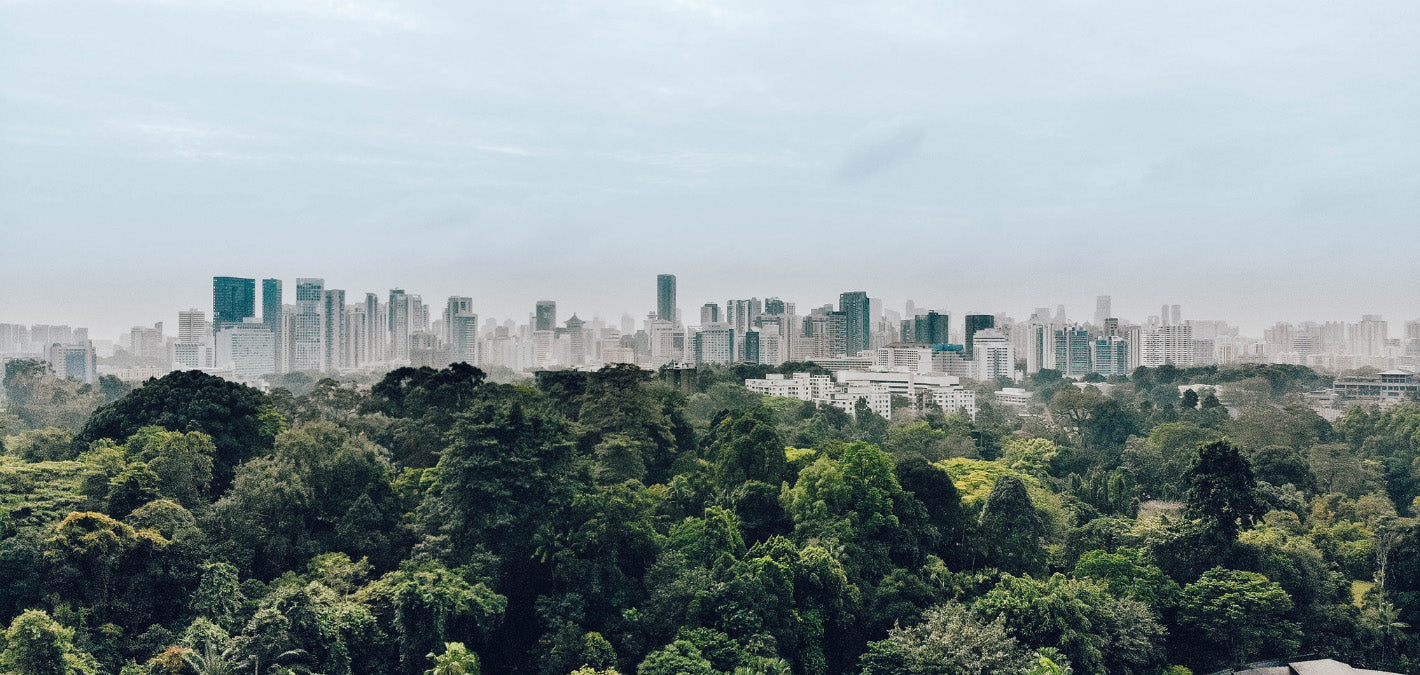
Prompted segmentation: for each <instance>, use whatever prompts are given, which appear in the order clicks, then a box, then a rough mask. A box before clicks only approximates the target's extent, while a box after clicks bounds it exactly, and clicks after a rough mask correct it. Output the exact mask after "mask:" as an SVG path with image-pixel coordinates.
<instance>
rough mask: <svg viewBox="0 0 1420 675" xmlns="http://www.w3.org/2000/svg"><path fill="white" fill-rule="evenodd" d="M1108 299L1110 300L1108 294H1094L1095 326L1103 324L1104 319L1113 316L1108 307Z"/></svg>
mask: <svg viewBox="0 0 1420 675" xmlns="http://www.w3.org/2000/svg"><path fill="white" fill-rule="evenodd" d="M1110 301H1111V298H1110V297H1109V296H1108V295H1097V296H1095V325H1096V326H1103V325H1104V320H1105V319H1108V318H1109V317H1111V316H1114V315H1113V314H1112V313H1111V310H1110V308H1109V305H1110Z"/></svg>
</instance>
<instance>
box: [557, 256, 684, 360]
mask: <svg viewBox="0 0 1420 675" xmlns="http://www.w3.org/2000/svg"><path fill="white" fill-rule="evenodd" d="M662 276H667V275H662ZM671 279H672V283H674V279H675V277H671ZM563 325H564V326H565V327H566V331H565V332H566V335H567V363H568V365H572V366H580V365H584V364H586V362H587V330H586V328H584V326H586V325H587V322H585V321H583V320H581V319H579V318H577V313H576V312H572V318H570V319H568V320H567V321H566V323H565V324H563Z"/></svg>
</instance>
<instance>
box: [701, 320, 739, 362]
mask: <svg viewBox="0 0 1420 675" xmlns="http://www.w3.org/2000/svg"><path fill="white" fill-rule="evenodd" d="M694 346H695V347H694V351H693V355H694V357H695V363H696V364H697V365H698V364H702V363H732V362H733V361H734V360H735V329H734V328H731V327H730V324H728V323H724V322H714V323H709V324H705V325H702V326H701V327H700V331H699V332H697V333H696V334H695V339H694Z"/></svg>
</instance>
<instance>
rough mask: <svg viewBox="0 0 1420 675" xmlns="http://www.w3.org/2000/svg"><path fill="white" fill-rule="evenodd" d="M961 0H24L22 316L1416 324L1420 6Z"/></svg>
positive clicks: (10, 146) (8, 84)
mask: <svg viewBox="0 0 1420 675" xmlns="http://www.w3.org/2000/svg"><path fill="white" fill-rule="evenodd" d="M950 4H951V5H953V6H948V3H939V2H921V3H912V2H904V3H822V2H774V3H759V2H712V1H696V0H684V1H681V2H625V3H571V2H569V3H533V2H516V3H455V2H448V3H427V2H398V3H394V2H390V3H380V2H361V1H353V0H352V1H349V2H346V1H340V0H326V1H310V2H298V1H294V0H293V1H290V2H285V1H282V2H278V1H275V0H270V1H267V0H256V1H252V2H238V1H219V0H195V1H173V2H166V1H154V2H52V1H37V2H0V320H4V321H11V322H15V323H70V324H74V325H88V326H91V327H92V329H93V331H94V334H95V335H96V336H101V337H111V335H112V334H116V333H117V332H118V331H121V330H125V329H127V328H128V327H129V326H132V325H134V324H151V323H152V322H153V321H157V320H167V321H172V320H173V319H174V316H175V313H176V311H177V310H178V309H182V308H186V307H189V306H191V307H199V308H203V307H205V308H209V309H210V304H211V277H212V276H214V275H235V276H245V277H257V278H260V277H267V276H276V277H280V278H284V279H286V280H288V282H290V281H292V280H294V279H295V278H296V277H298V276H317V277H324V278H325V279H326V280H327V285H328V286H329V287H337V288H347V289H349V290H350V291H351V292H352V293H354V292H364V291H374V292H379V293H384V292H385V291H387V289H389V288H390V287H392V286H400V287H403V288H407V289H410V291H411V292H416V293H422V294H423V295H424V297H425V298H426V299H436V300H437V299H439V298H443V297H445V296H447V295H451V294H458V295H469V296H473V297H474V298H475V308H476V309H477V311H479V313H481V314H483V315H484V316H491V317H497V318H498V319H500V320H501V319H503V318H509V317H512V318H517V319H519V320H522V319H523V318H524V317H526V315H527V313H528V312H529V311H531V308H532V303H533V301H534V300H536V299H541V298H554V299H557V300H558V303H559V306H560V307H562V308H563V310H562V311H563V312H564V313H565V314H566V315H570V314H571V313H572V312H573V311H576V312H578V313H579V314H581V315H582V316H584V317H587V316H591V315H596V314H600V315H602V316H603V317H606V318H615V317H618V316H620V315H621V314H622V313H623V312H626V313H631V314H633V315H638V316H639V315H644V313H645V312H646V311H647V310H649V309H651V308H652V307H653V301H654V286H653V284H652V280H653V277H654V274H655V273H658V272H671V273H675V274H677V275H678V277H679V278H680V280H681V290H680V293H681V301H680V306H681V307H682V308H683V309H685V310H686V311H690V310H691V309H692V308H694V307H698V306H699V304H700V303H702V302H710V301H714V302H723V301H724V300H725V299H726V298H729V297H745V296H748V295H758V296H761V297H763V296H766V295H778V296H781V297H784V298H786V299H789V300H791V301H796V302H798V304H799V306H801V307H809V306H813V305H817V304H823V303H827V302H832V301H833V300H834V299H836V297H837V294H838V293H839V292H841V291H844V290H854V289H865V290H868V291H869V292H870V293H871V294H872V295H873V296H874V297H881V298H884V299H886V300H887V301H888V303H889V304H890V305H891V306H899V307H900V305H901V301H902V300H903V299H906V298H911V299H914V300H916V301H917V303H918V305H919V306H939V307H942V308H945V309H952V310H954V311H956V312H964V311H985V312H997V311H1001V312H1007V313H1010V314H1013V315H1016V316H1021V317H1024V316H1026V315H1028V314H1029V310H1030V308H1032V307H1037V306H1046V305H1048V306H1054V305H1055V304H1059V303H1064V304H1066V306H1067V308H1068V309H1069V310H1070V312H1071V315H1072V316H1078V317H1080V318H1085V317H1088V316H1089V314H1090V310H1091V309H1092V304H1091V303H1092V301H1093V300H1092V299H1093V296H1094V295H1096V294H1100V293H1104V294H1111V295H1113V296H1114V298H1115V302H1116V307H1117V308H1118V312H1119V313H1120V314H1121V315H1123V316H1126V317H1132V318H1134V319H1135V320H1141V319H1143V318H1144V316H1146V315H1147V314H1148V313H1149V312H1151V311H1153V310H1156V309H1157V308H1158V306H1159V304H1160V303H1162V302H1170V303H1181V304H1183V305H1184V306H1185V307H1186V309H1187V310H1188V314H1189V316H1190V317H1196V318H1216V319H1224V320H1229V321H1232V322H1234V323H1238V324H1241V325H1242V327H1243V328H1244V330H1245V331H1251V332H1256V331H1258V330H1260V328H1261V326H1262V325H1264V324H1270V323H1271V322H1272V321H1277V320H1299V319H1318V320H1321V319H1332V318H1339V319H1348V320H1355V319H1356V318H1357V317H1358V316H1359V315H1360V314H1362V313H1379V314H1384V315H1386V317H1387V318H1388V319H1391V320H1393V321H1401V320H1407V319H1413V318H1415V317H1416V316H1420V303H1418V302H1417V298H1420V271H1417V269H1420V268H1417V266H1416V264H1415V257H1416V252H1417V251H1420V234H1417V232H1420V222H1417V214H1420V154H1417V153H1416V148H1420V124H1417V122H1416V120H1420V87H1417V85H1416V83H1417V82H1420V40H1416V36H1417V35H1420V5H1417V4H1416V3H1414V2H1412V1H1407V0H1396V1H1390V2H1369V3H1336V2H1294V1H1288V2H1281V1H1267V2H1197V3H1184V4H1180V5H1177V6H1167V5H1160V4H1158V3H1138V2H1122V1H1120V2H1091V1H1079V2H1058V3H1043V2H980V3H950ZM289 301H290V298H288V302H289Z"/></svg>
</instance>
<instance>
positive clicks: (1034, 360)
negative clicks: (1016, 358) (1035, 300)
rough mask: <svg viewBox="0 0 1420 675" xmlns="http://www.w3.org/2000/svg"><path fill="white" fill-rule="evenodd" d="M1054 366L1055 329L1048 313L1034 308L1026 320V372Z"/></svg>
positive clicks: (1035, 371)
mask: <svg viewBox="0 0 1420 675" xmlns="http://www.w3.org/2000/svg"><path fill="white" fill-rule="evenodd" d="M1046 368H1050V369H1053V368H1055V330H1054V329H1053V328H1052V327H1051V324H1050V314H1049V313H1048V312H1042V310H1036V313H1035V314H1033V315H1031V318H1030V320H1029V321H1027V322H1026V374H1027V375H1034V374H1035V373H1038V372H1040V371H1041V370H1043V369H1046Z"/></svg>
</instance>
